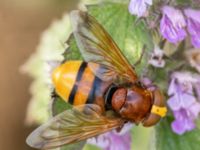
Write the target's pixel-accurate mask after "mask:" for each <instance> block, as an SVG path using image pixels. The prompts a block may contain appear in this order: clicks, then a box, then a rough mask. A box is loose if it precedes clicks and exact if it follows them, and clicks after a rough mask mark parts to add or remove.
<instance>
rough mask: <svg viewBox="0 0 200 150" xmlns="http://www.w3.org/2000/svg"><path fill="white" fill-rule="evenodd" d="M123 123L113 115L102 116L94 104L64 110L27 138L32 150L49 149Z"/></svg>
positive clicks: (100, 132)
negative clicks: (36, 149)
mask: <svg viewBox="0 0 200 150" xmlns="http://www.w3.org/2000/svg"><path fill="white" fill-rule="evenodd" d="M123 124H124V121H123V120H122V119H120V118H118V117H116V116H114V115H110V116H109V117H108V116H104V115H102V111H101V108H100V107H99V106H98V105H95V104H87V105H81V106H78V107H74V108H73V109H70V110H66V111H64V112H63V113H61V114H59V115H57V116H55V117H54V118H52V119H51V120H49V121H48V122H47V123H46V124H44V125H42V126H40V127H39V128H37V129H36V130H35V131H33V133H31V134H30V135H29V137H28V138H27V143H28V144H29V145H30V146H31V147H34V148H39V149H51V148H56V147H60V146H62V145H65V144H69V143H73V142H79V141H81V140H84V139H87V138H90V137H93V136H96V135H99V134H102V133H104V132H107V131H109V130H112V129H115V128H117V127H120V126H122V125H123Z"/></svg>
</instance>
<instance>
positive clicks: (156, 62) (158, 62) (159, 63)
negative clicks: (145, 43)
mask: <svg viewBox="0 0 200 150" xmlns="http://www.w3.org/2000/svg"><path fill="white" fill-rule="evenodd" d="M163 56H164V52H163V50H161V49H160V48H159V47H158V46H157V45H155V47H154V51H153V53H152V54H151V59H150V60H149V64H151V65H152V66H154V67H157V68H163V67H164V66H165V61H164V60H163Z"/></svg>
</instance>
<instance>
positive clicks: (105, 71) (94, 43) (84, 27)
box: [71, 11, 137, 82]
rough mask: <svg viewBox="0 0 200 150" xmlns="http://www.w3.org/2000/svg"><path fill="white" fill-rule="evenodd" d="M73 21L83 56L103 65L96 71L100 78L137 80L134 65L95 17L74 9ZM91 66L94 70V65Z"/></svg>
mask: <svg viewBox="0 0 200 150" xmlns="http://www.w3.org/2000/svg"><path fill="white" fill-rule="evenodd" d="M71 21H72V26H73V30H74V31H73V33H74V36H75V38H76V41H77V44H78V47H79V49H80V52H81V53H82V56H83V57H84V59H85V60H86V61H87V62H93V63H97V64H99V65H100V66H101V67H100V68H101V69H99V70H98V71H96V70H95V71H94V72H95V74H96V75H97V76H98V77H99V78H101V79H102V80H104V81H108V80H111V79H112V80H115V79H116V78H121V79H123V81H124V82H135V80H137V75H136V72H135V70H134V69H133V67H132V66H131V65H130V64H129V62H128V61H127V59H126V58H125V57H124V55H123V54H122V53H121V51H120V49H119V47H118V46H117V45H116V43H115V42H114V41H113V40H112V38H111V36H110V35H109V34H108V33H107V32H106V31H105V29H104V28H103V27H102V26H101V25H100V24H99V23H98V22H97V21H96V19H95V18H93V17H92V16H90V15H88V14H87V13H85V12H81V11H72V13H71ZM91 68H92V70H93V65H91Z"/></svg>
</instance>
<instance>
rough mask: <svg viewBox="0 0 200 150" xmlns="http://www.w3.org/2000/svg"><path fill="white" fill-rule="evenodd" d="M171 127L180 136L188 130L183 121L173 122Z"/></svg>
mask: <svg viewBox="0 0 200 150" xmlns="http://www.w3.org/2000/svg"><path fill="white" fill-rule="evenodd" d="M171 127H172V130H173V131H174V132H175V133H177V134H179V135H182V134H183V133H184V132H186V128H185V126H184V122H183V121H182V120H175V121H173V122H172V124H171Z"/></svg>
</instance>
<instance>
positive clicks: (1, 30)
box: [0, 0, 78, 150]
mask: <svg viewBox="0 0 200 150" xmlns="http://www.w3.org/2000/svg"><path fill="white" fill-rule="evenodd" d="M77 3H78V0H73V1H72V0H28V1H27V0H0V68H1V71H0V72H1V73H0V96H1V98H0V102H1V103H0V118H1V121H0V149H1V150H31V148H29V147H28V146H27V145H26V144H25V139H26V137H27V135H28V134H29V133H30V132H31V131H32V130H33V128H34V127H27V126H25V124H24V119H25V115H26V108H27V105H28V102H29V100H30V94H29V86H30V83H31V78H29V77H27V76H26V75H22V74H21V73H20V72H19V68H20V66H21V65H22V64H23V63H24V62H25V61H26V60H27V59H28V58H29V56H30V54H31V53H33V52H34V51H35V49H36V46H37V44H38V43H39V39H40V34H41V33H42V31H44V30H45V29H46V28H48V26H49V25H50V23H51V22H52V21H53V20H55V19H60V18H61V17H62V14H63V13H64V12H67V11H69V10H71V9H75V7H76V4H77Z"/></svg>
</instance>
